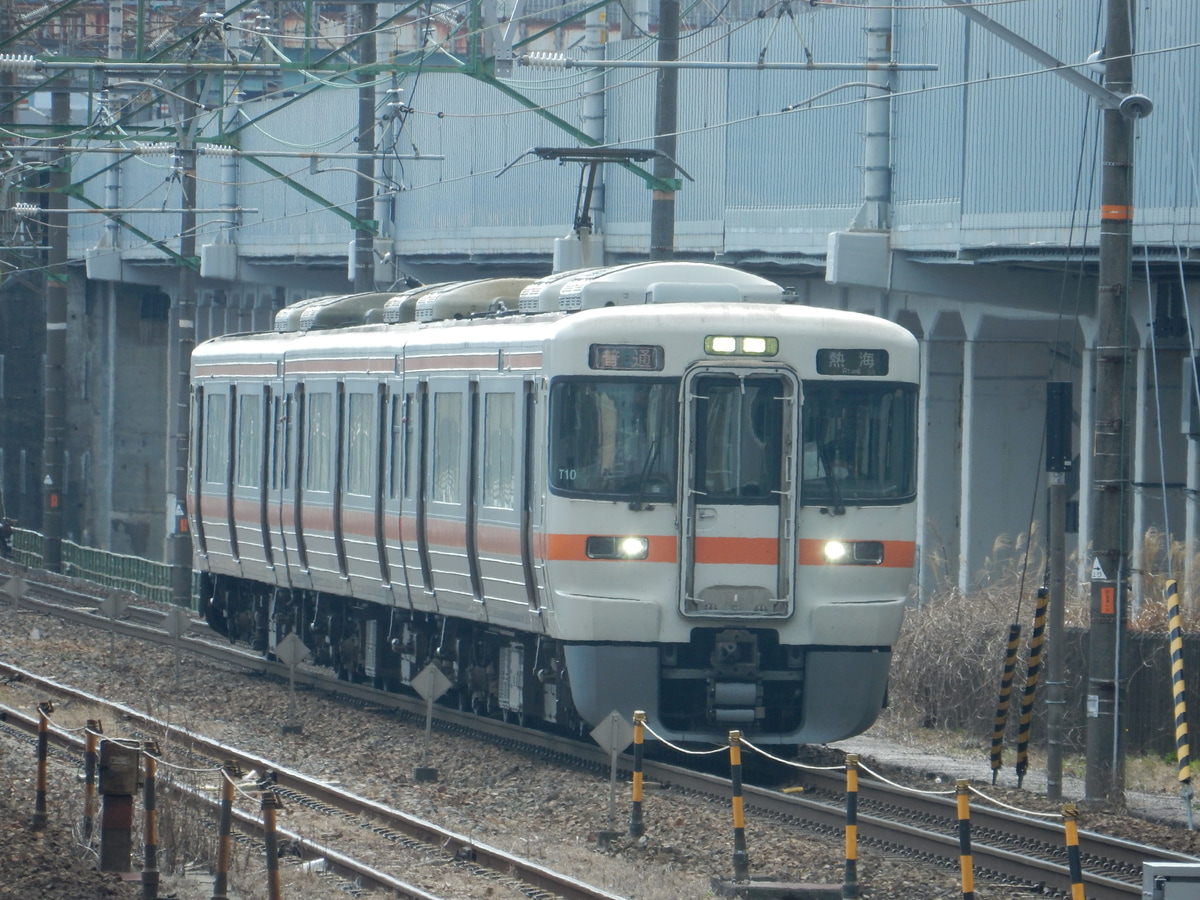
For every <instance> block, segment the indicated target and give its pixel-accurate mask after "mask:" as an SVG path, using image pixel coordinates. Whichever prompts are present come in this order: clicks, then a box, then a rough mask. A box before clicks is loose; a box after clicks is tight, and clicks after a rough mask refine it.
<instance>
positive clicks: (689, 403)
mask: <svg viewBox="0 0 1200 900" xmlns="http://www.w3.org/2000/svg"><path fill="white" fill-rule="evenodd" d="M684 390H685V397H686V403H685V404H684V417H685V422H684V428H685V432H684V433H685V435H686V442H685V443H684V447H685V448H686V452H685V458H684V461H683V463H684V464H683V477H684V492H685V496H684V520H683V525H684V528H683V547H682V553H681V562H682V566H683V571H682V579H681V582H682V585H683V597H682V611H683V613H684V614H685V615H688V616H728V617H739V618H760V617H771V618H780V617H785V616H789V615H791V612H792V608H793V579H794V577H795V569H796V552H795V549H794V548H795V510H796V497H795V484H796V473H795V468H796V454H795V446H796V444H795V431H796V416H795V410H796V408H797V405H798V397H799V382H798V381H797V379H796V376H795V375H794V374H793V373H792V372H790V371H787V370H783V369H766V368H744V369H743V368H702V369H695V370H693V371H692V372H691V373H689V375H688V376H687V378H686V379H685V383H684Z"/></svg>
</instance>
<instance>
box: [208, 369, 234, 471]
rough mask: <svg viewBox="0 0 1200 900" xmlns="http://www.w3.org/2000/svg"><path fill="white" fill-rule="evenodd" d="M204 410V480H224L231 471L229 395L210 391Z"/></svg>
mask: <svg viewBox="0 0 1200 900" xmlns="http://www.w3.org/2000/svg"><path fill="white" fill-rule="evenodd" d="M205 401H206V405H205V410H204V480H205V481H212V482H224V481H225V480H226V478H227V477H228V473H229V395H228V394H224V393H216V392H214V391H209V392H208V393H207V394H206V396H205Z"/></svg>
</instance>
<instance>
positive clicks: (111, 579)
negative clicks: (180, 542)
mask: <svg viewBox="0 0 1200 900" xmlns="http://www.w3.org/2000/svg"><path fill="white" fill-rule="evenodd" d="M12 546H13V562H17V563H20V564H21V565H23V566H28V567H29V568H31V569H39V568H41V566H42V536H41V535H40V534H39V533H38V532H36V531H27V530H25V529H21V528H17V529H15V530H14V531H13V540H12ZM62 573H63V574H64V575H69V576H71V577H72V578H85V579H87V580H88V581H93V582H95V583H97V584H102V585H104V586H105V587H110V588H116V589H117V590H122V591H130V592H131V593H134V594H137V595H138V596H139V597H143V598H145V599H147V600H154V601H156V602H158V603H170V602H171V566H170V565H168V564H167V563H160V562H155V561H154V560H150V559H142V558H141V557H140V556H125V555H122V554H120V553H109V552H108V551H107V550H97V549H96V548H95V547H82V546H80V545H79V544H76V543H74V542H72V541H63V542H62ZM199 585H200V576H199V573H197V572H193V573H192V599H191V604H190V606H191V608H192V609H197V608H198V606H197V604H196V598H197V597H198V596H199Z"/></svg>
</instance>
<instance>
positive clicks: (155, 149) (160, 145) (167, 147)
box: [133, 141, 175, 156]
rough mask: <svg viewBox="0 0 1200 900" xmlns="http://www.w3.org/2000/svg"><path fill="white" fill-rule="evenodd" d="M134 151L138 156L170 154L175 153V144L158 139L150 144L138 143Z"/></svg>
mask: <svg viewBox="0 0 1200 900" xmlns="http://www.w3.org/2000/svg"><path fill="white" fill-rule="evenodd" d="M133 152H134V153H136V154H137V155H138V156H170V155H173V154H174V153H175V145H174V144H167V143H164V142H162V141H156V142H154V143H150V144H138V145H137V146H136V147H135V148H134V151H133Z"/></svg>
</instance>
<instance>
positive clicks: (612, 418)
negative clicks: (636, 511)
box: [549, 378, 679, 502]
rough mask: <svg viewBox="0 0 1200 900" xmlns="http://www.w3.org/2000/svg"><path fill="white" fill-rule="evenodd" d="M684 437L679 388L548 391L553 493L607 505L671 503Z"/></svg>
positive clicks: (606, 383) (564, 385)
mask: <svg viewBox="0 0 1200 900" xmlns="http://www.w3.org/2000/svg"><path fill="white" fill-rule="evenodd" d="M678 433H679V385H678V382H676V381H668V380H652V379H648V378H628V379H621V378H612V379H575V378H571V379H566V378H564V379H560V380H558V381H555V382H554V383H553V384H552V385H551V387H550V448H549V452H550V488H551V490H552V491H554V492H555V493H558V494H564V495H567V496H576V497H594V498H597V499H605V500H647V501H654V500H658V501H659V502H662V501H669V500H673V499H674V498H675V483H676V457H677V444H678Z"/></svg>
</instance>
